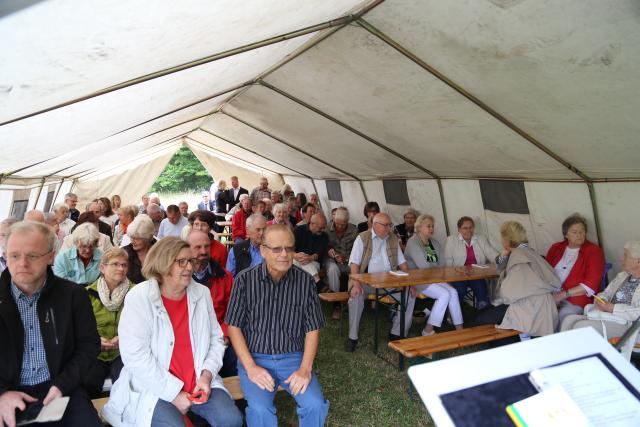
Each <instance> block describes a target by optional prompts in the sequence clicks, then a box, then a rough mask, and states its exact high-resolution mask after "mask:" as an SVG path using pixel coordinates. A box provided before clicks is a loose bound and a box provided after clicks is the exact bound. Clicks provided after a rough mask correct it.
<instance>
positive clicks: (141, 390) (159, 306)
mask: <svg viewBox="0 0 640 427" xmlns="http://www.w3.org/2000/svg"><path fill="white" fill-rule="evenodd" d="M192 263H193V259H192V254H191V249H190V248H189V244H188V243H186V242H185V241H183V240H181V239H179V238H177V237H165V238H164V239H162V240H160V241H158V243H156V244H155V245H154V246H153V248H151V250H150V251H149V253H148V255H147V258H146V260H145V263H144V267H143V274H144V275H145V277H146V278H147V279H148V280H147V281H145V282H142V283H140V284H138V285H137V286H135V287H134V288H133V289H131V291H130V292H129V294H128V296H127V303H126V304H125V306H124V309H123V310H122V315H121V317H120V325H119V327H118V332H119V337H120V354H121V357H122V361H123V363H124V368H123V369H122V372H121V374H120V378H119V379H118V381H116V383H115V384H114V385H113V387H112V389H111V394H110V397H109V402H108V403H107V404H106V406H105V407H104V410H103V414H104V416H105V418H106V419H107V421H108V422H109V423H110V424H111V425H113V426H115V427H118V426H134V425H135V426H149V425H163V426H165V425H166V426H176V427H177V426H180V427H182V426H184V425H185V419H184V418H185V416H186V415H187V413H188V412H193V413H195V414H197V415H199V416H201V417H202V418H204V419H205V420H206V421H207V422H208V423H209V424H210V425H214V426H217V425H223V426H240V425H242V415H241V414H240V411H239V410H238V409H237V408H236V406H235V404H234V403H233V400H232V399H231V396H230V395H229V393H228V392H227V390H226V389H225V388H224V385H223V383H222V379H221V378H220V376H219V375H218V371H219V370H220V368H221V367H222V357H223V354H224V351H225V348H224V341H223V337H222V329H221V328H220V324H219V323H218V320H217V319H216V315H215V313H214V310H213V302H212V301H211V294H210V292H209V290H208V289H207V288H206V287H205V286H202V285H200V284H198V283H196V282H195V281H194V280H193V279H192V273H193V265H192ZM194 399H196V401H195V402H194Z"/></svg>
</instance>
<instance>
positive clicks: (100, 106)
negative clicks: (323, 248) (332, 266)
mask: <svg viewBox="0 0 640 427" xmlns="http://www.w3.org/2000/svg"><path fill="white" fill-rule="evenodd" d="M4 3H5V5H3V6H2V8H3V9H0V14H4V16H2V17H0V51H2V55H1V56H0V141H2V144H3V152H2V153H3V154H2V156H1V157H0V173H1V175H0V215H1V216H3V217H4V216H7V215H9V213H10V211H11V209H12V206H13V204H14V203H16V202H17V203H20V202H21V201H27V202H26V203H27V204H28V207H29V208H32V207H34V206H36V205H37V206H38V207H40V208H42V207H45V205H46V204H47V202H49V203H50V202H51V201H53V200H54V199H55V200H58V201H59V200H60V199H61V197H62V195H63V194H64V193H65V192H67V191H69V189H70V188H73V190H74V191H75V192H77V193H78V194H79V195H80V196H81V197H85V198H88V197H90V196H93V195H94V194H96V193H100V194H113V193H119V194H122V195H123V196H124V198H125V200H126V201H131V202H133V201H135V200H136V199H137V197H138V196H139V194H140V193H141V192H142V191H144V190H145V189H146V188H148V186H149V185H150V184H151V183H152V182H153V181H154V180H155V179H156V177H157V176H158V174H159V173H160V172H161V171H162V169H163V168H164V166H165V165H166V163H167V161H168V160H169V159H170V158H171V155H172V154H173V153H174V152H175V150H177V148H178V147H179V146H180V145H181V144H186V145H187V146H189V147H190V148H191V149H192V150H193V151H194V152H195V153H196V155H197V156H198V158H199V159H200V160H201V161H202V163H203V164H204V165H205V167H207V168H208V170H209V171H210V173H211V174H212V176H214V178H216V179H217V178H220V177H223V178H228V176H229V175H230V174H236V175H239V176H240V177H241V181H242V182H243V183H244V184H246V185H245V186H249V187H250V186H253V185H254V184H255V182H256V181H257V177H258V176H261V175H264V176H267V177H268V178H269V179H270V180H271V181H273V182H275V183H282V182H287V183H290V184H291V185H292V186H293V188H294V190H295V191H306V192H317V193H318V194H319V195H320V197H321V201H322V203H323V205H324V206H325V207H326V208H329V207H331V206H337V205H341V204H345V205H346V206H347V207H348V208H349V210H350V211H351V213H352V215H353V217H354V221H357V220H359V218H360V215H361V214H360V212H361V209H362V206H363V204H364V202H365V201H370V200H375V201H378V202H379V203H380V204H381V207H382V208H383V209H384V210H387V211H389V212H390V213H391V214H392V217H393V218H394V220H395V221H399V220H401V215H402V212H403V211H404V210H405V209H406V208H407V204H411V205H412V206H414V207H415V208H417V209H419V210H420V211H423V212H430V213H432V214H433V215H434V216H436V218H437V221H438V225H439V229H438V231H437V234H438V235H439V236H440V237H444V235H445V234H446V233H447V228H448V231H449V232H451V231H453V230H455V222H456V220H457V218H458V217H460V216H462V215H471V216H473V217H475V218H476V219H477V220H478V225H479V228H480V229H481V231H484V232H486V233H488V234H491V235H492V237H493V238H494V240H495V238H496V237H495V226H496V223H497V222H498V221H499V220H501V218H503V216H501V215H497V216H496V215H494V214H492V213H491V212H489V213H487V212H488V211H487V210H486V209H485V206H484V204H483V200H482V197H481V191H480V189H481V183H483V182H486V181H487V180H493V181H496V180H497V181H502V180H504V181H518V182H523V183H524V184H523V185H524V191H525V193H526V202H527V204H528V221H529V222H528V224H527V225H528V227H529V229H530V232H531V237H532V240H533V241H534V242H535V245H536V247H537V249H538V250H539V251H540V252H544V251H546V249H547V247H548V245H549V244H550V242H552V241H555V240H559V239H560V238H561V233H560V223H561V221H562V220H563V219H564V218H565V217H566V216H567V215H568V214H570V213H573V212H580V213H582V214H583V215H585V216H586V217H587V218H588V221H589V225H590V230H589V237H590V238H591V239H592V240H594V241H599V242H600V243H601V244H603V246H604V248H605V253H606V257H607V260H609V261H612V262H614V264H616V267H619V259H620V256H621V253H622V245H623V243H624V241H625V240H628V239H637V238H640V235H638V234H637V231H636V230H637V229H636V227H635V217H636V214H635V212H636V211H637V210H638V208H639V207H640V202H638V200H640V197H639V196H640V191H639V187H638V185H637V182H638V181H639V180H640V173H639V172H638V169H637V164H638V163H639V161H640V155H639V154H638V152H639V151H638V143H637V135H639V134H640V120H639V119H640V116H639V114H638V111H640V108H639V107H640V97H639V96H638V92H639V90H640V73H638V72H637V69H638V65H640V49H638V46H640V25H639V24H640V22H639V21H640V12H639V11H640V9H638V3H637V1H633V0H620V1H616V2H603V1H599V0H565V1H562V2H556V1H551V0H467V1H462V0H460V1H441V0H422V1H412V0H386V1H381V0H366V1H363V0H306V1H303V2H300V1H292V0H278V1H275V0H272V1H265V0H244V1H242V2H238V1H232V0H216V1H204V0H188V1H182V2H179V3H176V2H169V1H167V0H162V1H160V0H158V1H154V2H142V1H138V0H132V1H128V2H116V1H78V0H49V1H43V2H35V1H31V2H19V1H8V2H4ZM21 3H35V4H33V5H31V6H30V7H25V8H22V9H20V8H19V5H20V4H21ZM389 180H394V181H389ZM388 183H395V184H398V183H399V185H400V187H401V188H402V189H403V191H406V195H407V198H408V199H407V200H404V201H397V200H395V198H394V197H390V195H391V194H392V190H391V189H392V188H395V187H393V186H389V187H387V184H388ZM338 189H339V191H338ZM385 189H386V191H385ZM340 193H341V194H340ZM330 198H331V200H330ZM340 198H342V201H340ZM22 203H24V202H22Z"/></svg>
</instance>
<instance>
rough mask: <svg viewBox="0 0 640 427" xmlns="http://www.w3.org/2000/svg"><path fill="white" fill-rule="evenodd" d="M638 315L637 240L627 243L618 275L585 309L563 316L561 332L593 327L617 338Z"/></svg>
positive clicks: (639, 252) (639, 259)
mask: <svg viewBox="0 0 640 427" xmlns="http://www.w3.org/2000/svg"><path fill="white" fill-rule="evenodd" d="M639 316H640V241H637V240H636V241H631V242H627V243H626V244H625V245H624V254H623V256H622V272H620V273H618V275H617V276H616V277H615V279H613V280H612V281H611V283H609V285H608V286H607V287H606V289H605V290H604V291H603V292H601V293H599V294H598V295H597V297H596V298H595V303H594V304H589V305H587V306H585V309H584V314H574V315H569V316H567V317H566V318H565V319H564V321H563V322H562V325H561V328H560V329H561V330H562V331H567V330H569V329H576V328H586V327H592V328H594V329H595V330H596V331H597V332H598V333H599V334H600V335H602V336H603V337H605V338H606V339H611V338H614V337H620V336H621V335H622V334H623V333H624V332H625V331H626V330H627V328H628V327H629V325H630V324H631V322H633V321H634V320H636V319H637V318H638V317H639Z"/></svg>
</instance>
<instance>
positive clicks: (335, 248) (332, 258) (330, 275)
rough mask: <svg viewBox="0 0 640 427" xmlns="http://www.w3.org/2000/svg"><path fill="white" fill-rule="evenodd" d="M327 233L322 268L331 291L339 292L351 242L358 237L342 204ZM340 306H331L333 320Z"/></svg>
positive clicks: (347, 263) (346, 268) (336, 317)
mask: <svg viewBox="0 0 640 427" xmlns="http://www.w3.org/2000/svg"><path fill="white" fill-rule="evenodd" d="M327 234H328V235H329V250H328V251H327V256H326V257H325V260H324V268H325V271H326V272H327V282H328V283H329V289H331V291H332V292H340V276H342V275H346V276H347V277H348V276H349V273H350V271H351V270H350V268H349V256H350V255H351V249H352V248H353V242H354V241H355V240H356V237H358V228H357V227H356V226H355V225H353V224H351V223H349V211H348V210H347V208H345V207H344V206H340V207H339V208H337V209H336V210H335V213H334V215H333V222H332V223H331V225H330V226H329V230H328V231H327ZM340 313H341V306H340V303H336V304H334V306H333V314H332V315H331V317H332V318H333V319H334V320H338V319H340Z"/></svg>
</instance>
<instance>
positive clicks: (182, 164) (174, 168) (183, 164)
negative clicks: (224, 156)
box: [151, 145, 213, 192]
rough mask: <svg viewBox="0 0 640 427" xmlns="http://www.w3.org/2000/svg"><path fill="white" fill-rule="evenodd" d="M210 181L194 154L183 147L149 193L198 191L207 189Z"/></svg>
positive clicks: (207, 173)
mask: <svg viewBox="0 0 640 427" xmlns="http://www.w3.org/2000/svg"><path fill="white" fill-rule="evenodd" d="M212 181H213V178H212V177H211V175H209V172H207V170H206V169H205V168H204V166H202V163H200V161H199V160H198V158H197V157H196V156H195V154H193V152H192V151H191V150H189V148H187V147H186V146H184V145H183V146H182V147H180V149H179V150H178V151H177V152H176V154H174V156H173V157H172V158H171V160H170V161H169V163H167V167H165V168H164V170H163V171H162V173H161V174H160V176H159V177H158V179H157V180H156V182H154V183H153V185H152V186H151V191H156V192H160V191H162V192H184V191H199V190H205V189H209V186H210V185H211V182H212Z"/></svg>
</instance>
